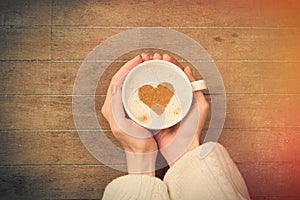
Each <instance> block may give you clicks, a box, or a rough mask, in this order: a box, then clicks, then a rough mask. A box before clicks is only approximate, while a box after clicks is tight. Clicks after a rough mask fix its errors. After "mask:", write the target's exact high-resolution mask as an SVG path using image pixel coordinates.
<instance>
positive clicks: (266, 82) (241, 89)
mask: <svg viewBox="0 0 300 200" xmlns="http://www.w3.org/2000/svg"><path fill="white" fill-rule="evenodd" d="M124 63H125V62H122V61H119V62H114V63H112V64H111V65H110V66H109V67H108V68H107V69H106V70H105V72H104V74H103V75H102V78H101V79H100V81H99V84H98V86H97V90H96V94H97V95H104V94H106V91H107V88H108V85H109V83H110V79H111V78H112V77H113V75H114V74H115V72H116V71H117V70H118V69H119V68H120V67H121V66H122V65H123V64H124ZM182 64H183V65H184V66H186V65H189V64H187V63H185V62H182ZM201 64H205V62H204V63H201ZM216 65H217V67H218V69H219V71H220V74H221V76H222V77H223V81H224V86H225V89H226V93H227V94H233V93H234V94H241V93H243V94H299V93H300V86H299V84H297V81H298V80H299V78H300V70H299V67H300V64H299V62H284V63H281V62H217V63H216ZM80 66H81V62H80V61H78V62H54V63H48V62H33V63H29V62H1V63H0V76H1V77H3V78H2V79H0V94H35V95H39V94H43V95H44V94H52V95H53V94H55V95H71V94H72V92H73V87H74V82H75V79H76V75H77V73H78V70H79V68H80ZM197 77H199V76H198V75H197ZM204 78H205V77H204ZM206 80H207V79H206ZM210 82H212V83H213V82H214V80H210ZM213 86H214V87H215V88H209V89H210V90H211V91H214V93H218V91H220V90H218V86H219V84H218V83H216V84H215V85H214V84H213Z"/></svg>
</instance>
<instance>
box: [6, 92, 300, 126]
mask: <svg viewBox="0 0 300 200" xmlns="http://www.w3.org/2000/svg"><path fill="white" fill-rule="evenodd" d="M88 98H89V99H90V98H92V99H93V98H94V97H92V96H91V97H88ZM104 98H105V97H104V96H96V97H95V111H96V115H97V117H98V121H99V123H100V125H101V127H102V128H103V129H108V128H109V126H108V124H107V122H106V120H105V119H104V118H103V117H102V115H101V112H100V110H101V107H102V104H103V101H104ZM215 99H216V100H215V101H218V95H216V96H215ZM78 100H79V101H80V102H81V103H82V104H86V103H87V102H86V101H85V100H86V97H82V99H78ZM299 100H300V96H299V95H288V94H286V95H285V94H284V95H275V94H274V95H265V94H240V95H227V102H226V103H227V115H226V121H225V128H270V127H278V128H283V127H297V126H299V125H300V124H299V123H300V121H299V119H300V116H299V112H298V110H299V106H300V105H299ZM214 106H216V105H214ZM93 109H94V108H93V106H92V105H91V106H89V108H88V110H87V111H86V113H80V114H81V115H83V116H84V115H88V116H89V115H90V114H91V113H92V111H93ZM215 109H218V108H217V107H215ZM0 110H1V112H0V113H1V117H0V127H1V129H2V130H6V129H8V130H11V129H19V130H22V129H43V130H49V129H50V130H51V129H54V130H70V129H72V130H74V129H75V126H74V121H73V114H72V97H71V96H1V97H0ZM217 117H218V116H217ZM209 120H210V117H208V121H207V124H206V127H207V126H208V122H209ZM85 123H86V125H84V126H83V127H82V128H83V129H96V128H98V125H97V126H94V125H92V124H89V121H86V122H85ZM216 126H218V125H216ZM212 128H219V127H212Z"/></svg>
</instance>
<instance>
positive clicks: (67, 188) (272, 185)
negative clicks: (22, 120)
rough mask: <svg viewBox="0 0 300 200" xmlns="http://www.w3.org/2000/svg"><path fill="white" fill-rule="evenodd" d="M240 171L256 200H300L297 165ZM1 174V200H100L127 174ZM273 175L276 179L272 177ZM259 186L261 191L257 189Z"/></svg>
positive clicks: (32, 170) (89, 170)
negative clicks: (267, 198) (273, 199)
mask: <svg viewBox="0 0 300 200" xmlns="http://www.w3.org/2000/svg"><path fill="white" fill-rule="evenodd" d="M238 167H239V168H240V170H241V173H242V175H243V176H244V177H245V179H246V184H247V185H248V187H249V192H250V195H251V196H252V197H253V199H256V198H255V197H256V196H259V197H260V198H261V196H271V197H272V196H277V197H278V196H279V197H282V199H285V196H288V197H297V196H299V190H298V187H297V185H299V181H300V179H299V176H300V171H299V168H297V167H296V166H295V165H291V164H284V163H283V164H279V165H276V166H274V165H273V164H268V163H256V164H251V163H247V164H239V165H238ZM0 171H1V173H0V180H1V181H2V189H1V191H0V193H1V197H3V198H4V197H5V198H13V199H15V198H21V197H22V198H26V197H30V198H37V199H40V198H43V199H44V198H56V199H62V198H64V199H65V198H67V199H74V198H80V199H82V198H88V199H96V198H97V199H99V198H101V196H102V194H103V191H104V188H105V186H106V185H107V184H108V183H109V182H110V181H111V180H113V179H114V178H116V177H118V176H120V175H123V174H124V173H120V172H118V171H115V170H112V169H109V168H108V167H104V166H49V167H47V166H44V167H43V166H40V167H34V166H31V167H22V166H20V167H1V168H0ZM274 171H276V173H277V175H276V176H274V175H273V172H274ZM291 172H292V173H291ZM258 175H259V176H258ZM278 177H279V179H278ZM258 183H259V185H260V187H257V184H258ZM287 194H288V195H287Z"/></svg>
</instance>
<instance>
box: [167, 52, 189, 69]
mask: <svg viewBox="0 0 300 200" xmlns="http://www.w3.org/2000/svg"><path fill="white" fill-rule="evenodd" d="M163 60H165V61H169V62H171V63H173V64H175V65H177V66H178V67H179V68H180V69H182V70H183V68H184V67H183V66H182V65H181V64H180V63H179V62H178V61H177V60H176V59H175V58H173V57H172V56H170V55H168V54H164V55H163Z"/></svg>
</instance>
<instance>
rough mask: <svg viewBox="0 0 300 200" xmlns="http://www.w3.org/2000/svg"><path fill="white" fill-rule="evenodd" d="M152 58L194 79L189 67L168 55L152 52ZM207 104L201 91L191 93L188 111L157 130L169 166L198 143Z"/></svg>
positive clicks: (207, 109) (157, 136) (158, 140)
mask: <svg viewBox="0 0 300 200" xmlns="http://www.w3.org/2000/svg"><path fill="white" fill-rule="evenodd" d="M153 59H163V60H166V61H169V62H172V63H173V64H175V65H177V66H178V67H179V68H180V69H182V70H183V71H184V73H185V74H186V75H187V77H188V78H189V80H190V81H191V82H192V81H195V78H194V76H193V74H192V71H191V68H190V67H185V68H184V67H183V66H182V65H180V64H179V63H178V62H177V61H176V60H175V59H174V58H173V57H171V56H169V55H166V54H165V55H163V56H161V55H159V54H154V56H153ZM208 111H209V104H208V102H207V101H206V99H205V97H204V95H203V93H202V92H201V91H196V92H194V94H193V103H192V105H191V108H190V111H189V113H188V114H187V115H186V116H185V118H184V119H183V120H182V121H181V122H179V123H178V124H177V125H175V126H174V127H171V128H167V129H163V130H161V131H159V132H158V133H157V134H156V135H155V137H156V140H157V144H158V147H159V149H160V151H161V153H162V155H163V156H164V157H165V159H166V160H167V162H168V164H169V165H170V166H171V165H173V164H174V162H175V161H176V160H178V159H179V158H180V157H181V156H183V155H184V154H185V153H186V152H188V151H191V150H192V149H194V148H196V147H198V146H199V145H200V134H201V131H202V128H203V126H204V123H205V120H206V117H207V114H208Z"/></svg>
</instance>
